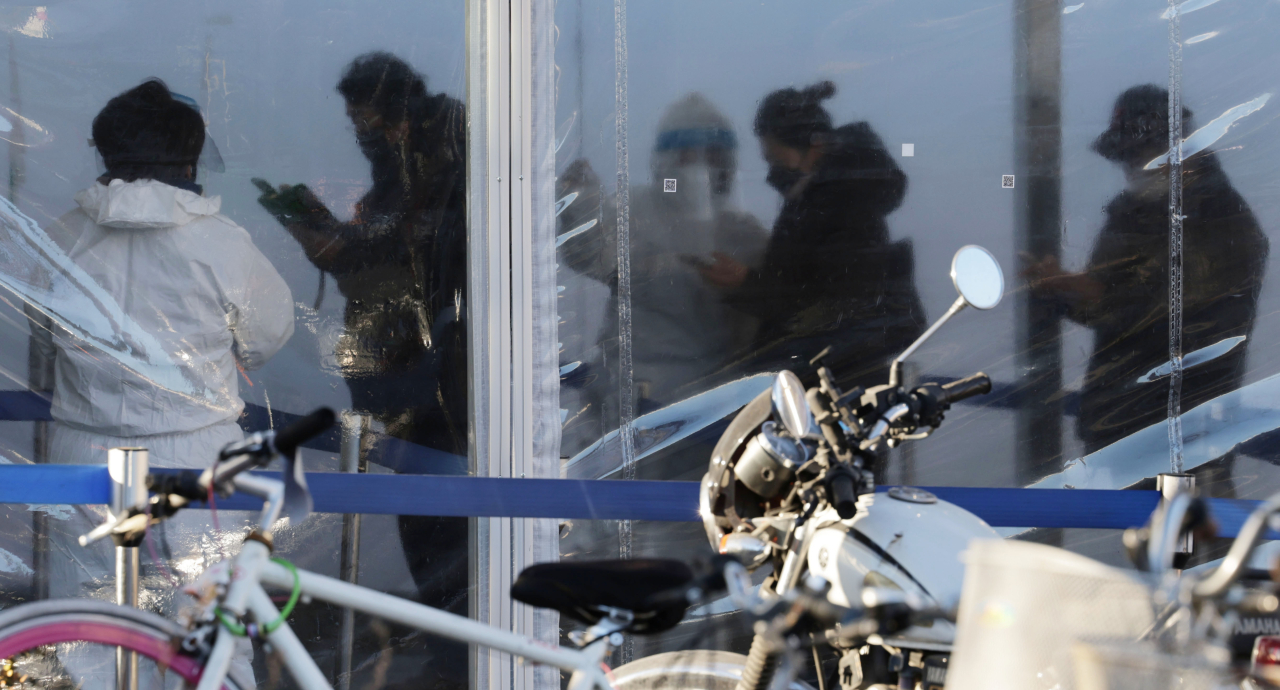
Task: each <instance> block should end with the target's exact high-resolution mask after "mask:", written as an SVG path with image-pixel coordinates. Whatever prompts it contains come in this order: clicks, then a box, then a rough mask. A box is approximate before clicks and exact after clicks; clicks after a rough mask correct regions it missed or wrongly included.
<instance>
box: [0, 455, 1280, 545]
mask: <svg viewBox="0 0 1280 690" xmlns="http://www.w3.org/2000/svg"><path fill="white" fill-rule="evenodd" d="M152 471H153V472H156V473H169V472H177V471H178V470H172V469H154V470H152ZM259 474H262V475H263V476H268V477H277V478H278V477H279V476H280V475H279V474H278V473H275V472H262V473H259ZM307 484H308V486H309V487H310V488H311V493H312V496H313V497H314V498H315V507H316V510H317V511H319V512H324V513H364V514H371V515H436V516H451V517H523V518H553V519H578V520H648V521H656V522H697V521H698V520H699V519H700V518H699V517H698V508H697V506H698V483H697V482H674V481H672V482H664V481H614V480H583V479H507V478H491V477H451V476H438V475H411V474H346V473H336V472H309V473H307ZM887 488H888V487H881V490H886V489H887ZM924 488H926V489H927V490H929V491H931V492H933V493H934V494H936V495H937V496H938V497H939V498H941V499H942V500H944V501H949V502H951V503H954V504H956V505H958V506H960V507H961V508H964V509H965V510H968V511H969V512H971V513H973V514H975V515H977V516H978V517H980V518H982V519H983V520H984V521H985V522H986V523H987V524H989V525H991V526H992V527H1040V528H1093V529H1125V528H1129V527H1138V526H1141V525H1143V524H1145V523H1146V522H1147V520H1148V518H1149V517H1150V516H1151V512H1152V511H1153V510H1155V508H1156V505H1157V504H1158V503H1159V502H1160V494H1159V492H1156V491H1112V490H1100V489H994V488H967V487H942V486H938V487H924ZM109 499H110V477H109V476H108V474H107V468H106V467H104V466H101V465H3V466H0V503H32V504H102V503H107V502H108V501H109ZM1258 504H1259V502H1258V501H1243V500H1233V499H1209V506H1210V510H1211V511H1212V513H1213V516H1214V520H1215V521H1216V522H1217V523H1218V526H1219V535H1220V536H1224V537H1234V536H1235V535H1236V534H1237V533H1239V530H1240V527H1241V526H1242V525H1243V524H1244V521H1245V519H1246V518H1248V516H1249V513H1250V512H1251V511H1252V510H1253V509H1254V508H1256V507H1257V506H1258ZM261 506H262V502H261V501H259V500H257V499H254V498H252V497H249V496H240V495H237V496H233V497H231V498H230V499H227V500H224V501H220V502H219V503H218V507H219V508H220V509H226V510H256V509H258V508H260V507H261ZM197 507H203V506H197ZM1268 538H1271V539H1280V534H1270V535H1268Z"/></svg>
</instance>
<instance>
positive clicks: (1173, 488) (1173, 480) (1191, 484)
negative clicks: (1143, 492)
mask: <svg viewBox="0 0 1280 690" xmlns="http://www.w3.org/2000/svg"><path fill="white" fill-rule="evenodd" d="M1156 491H1159V492H1160V496H1161V497H1162V498H1163V499H1164V501H1165V502H1166V503H1167V502H1169V501H1172V500H1173V498H1174V497H1175V496H1177V495H1178V494H1188V493H1189V494H1195V492H1196V477H1195V475H1192V474H1173V473H1168V474H1157V475H1156ZM1194 539H1195V538H1194V537H1193V536H1192V534H1191V533H1190V532H1188V533H1186V534H1184V535H1182V538H1181V539H1179V540H1178V544H1177V546H1176V547H1174V550H1173V553H1174V556H1173V567H1175V568H1177V569H1178V570H1182V569H1183V568H1184V567H1185V566H1186V564H1187V561H1188V560H1189V559H1190V558H1191V551H1192V550H1193V549H1195V541H1194Z"/></svg>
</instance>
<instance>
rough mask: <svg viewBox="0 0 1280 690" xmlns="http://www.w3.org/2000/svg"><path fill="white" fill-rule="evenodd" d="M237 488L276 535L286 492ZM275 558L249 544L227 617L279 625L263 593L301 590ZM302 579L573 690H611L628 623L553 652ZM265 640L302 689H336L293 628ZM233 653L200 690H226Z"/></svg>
mask: <svg viewBox="0 0 1280 690" xmlns="http://www.w3.org/2000/svg"><path fill="white" fill-rule="evenodd" d="M234 482H235V486H236V489H237V490H239V491H242V492H244V493H247V494H251V495H254V496H258V497H259V498H263V499H264V500H265V501H266V504H265V505H264V506H263V510H262V518H261V521H260V523H259V530H260V531H261V532H262V533H263V534H265V535H269V534H270V527H271V525H273V524H274V523H275V521H276V519H277V518H278V517H279V514H280V507H281V505H282V503H283V498H284V485H283V484H282V483H281V482H278V481H274V480H269V479H264V478H261V477H253V476H247V475H241V476H238V477H236V478H235V480H234ZM270 555H271V553H270V549H269V548H268V547H267V545H266V544H265V543H263V542H261V541H256V540H246V541H245V542H244V545H243V546H242V547H241V550H240V553H239V554H237V555H236V556H235V557H234V558H233V559H232V560H231V563H232V567H231V582H230V584H229V586H228V587H227V592H226V596H225V597H224V599H223V601H222V603H221V606H222V609H223V610H224V611H226V612H227V613H229V614H232V615H235V616H237V617H243V616H244V615H245V614H246V613H250V612H251V613H252V617H253V619H254V620H257V621H273V620H276V619H277V618H278V617H279V616H280V611H279V610H278V609H277V608H276V606H275V604H274V603H272V601H271V597H270V596H268V595H267V593H266V591H265V590H264V589H263V584H264V583H265V584H268V585H271V586H274V587H281V588H285V589H292V588H293V587H294V586H295V580H294V575H293V572H292V571H290V570H289V569H287V568H285V567H283V566H281V565H279V564H276V563H272V562H271V561H270V560H269V559H270ZM215 567H216V566H215ZM297 572H298V580H297V582H298V584H299V585H300V587H301V591H302V594H303V595H304V596H310V597H311V598H313V599H320V600H322V601H327V602H329V603H332V604H336V605H338V606H343V607H347V608H351V609H354V610H356V611H361V612H364V613H367V614H369V615H372V616H377V617H379V618H382V619H385V620H388V621H393V622H395V623H400V624H402V625H407V626H411V627H414V628H417V629H419V630H423V631H425V632H429V633H432V634H434V635H439V636H441V637H447V638H450V639H453V640H457V641H459V642H466V643H468V644H475V645H479V646H482V647H487V648H490V649H495V650H498V651H501V652H506V653H508V654H512V655H515V656H518V657H522V658H524V659H527V660H529V661H532V662H534V663H538V664H546V665H548V666H555V667H557V668H560V669H563V670H567V671H572V672H573V676H572V677H571V679H570V681H569V690H591V688H593V687H595V688H600V690H612V684H611V683H610V682H609V679H608V677H607V675H606V669H605V666H604V664H603V661H604V658H605V655H607V654H608V653H609V648H610V638H611V637H612V636H613V634H614V633H617V632H619V631H620V630H621V629H622V628H624V627H625V626H626V623H627V622H626V621H622V620H619V619H614V618H607V619H605V620H602V621H601V622H600V623H598V624H597V625H596V626H595V627H593V628H592V629H591V630H590V631H588V634H587V639H588V640H589V642H588V643H587V644H586V645H585V646H584V647H583V648H581V649H570V648H567V647H559V646H553V645H549V644H546V643H543V642H540V641H538V640H535V639H533V638H529V637H525V636H523V635H518V634H515V633H512V632H508V631H506V630H501V629H498V628H494V627H491V626H488V625H485V624H483V623H479V622H477V621H474V620H471V619H470V618H466V617H464V616H459V615H456V614H452V613H449V612H447V611H441V610H440V609H435V608H432V607H430V606H424V605H422V604H418V603H415V602H411V601H407V600H405V599H401V598H399V597H395V596H391V595H389V594H384V593H382V592H376V591H373V590H370V589H367V588H365V587H360V586H359V585H354V584H350V583H347V582H343V581H341V580H336V579H334V578H330V577H325V576H323V575H316V574H315V573H309V572H306V571H302V570H299V571H297ZM264 639H265V640H267V641H268V642H269V643H270V644H271V645H272V647H274V648H275V649H276V650H278V652H279V653H280V656H281V658H282V659H283V661H284V663H285V666H286V667H288V669H289V673H290V674H291V675H292V676H293V677H294V679H295V680H296V681H297V682H298V685H300V686H301V687H304V688H324V689H329V688H331V686H330V685H329V681H328V680H327V679H326V678H325V677H324V674H323V673H321V671H320V669H319V668H318V667H317V666H316V664H315V662H314V661H312V659H311V655H310V654H309V653H308V652H307V650H306V648H305V647H303V645H302V642H300V641H299V640H298V637H297V636H296V635H295V634H294V633H293V630H291V629H290V628H289V625H288V622H287V621H286V622H284V623H283V624H281V625H280V626H279V627H278V628H276V629H275V630H273V631H272V632H270V633H267V634H265V635H264ZM234 648H235V637H234V636H233V635H231V634H230V632H229V631H228V630H226V629H225V628H223V629H222V630H220V631H219V634H218V636H217V638H216V639H215V641H214V644H213V649H212V652H211V653H210V655H209V659H208V661H207V662H206V663H205V670H204V674H203V675H202V676H201V678H200V684H199V685H198V686H197V687H196V690H219V689H220V688H221V687H222V683H223V679H224V678H225V677H226V674H227V670H228V668H229V666H230V664H231V658H232V654H233V652H234Z"/></svg>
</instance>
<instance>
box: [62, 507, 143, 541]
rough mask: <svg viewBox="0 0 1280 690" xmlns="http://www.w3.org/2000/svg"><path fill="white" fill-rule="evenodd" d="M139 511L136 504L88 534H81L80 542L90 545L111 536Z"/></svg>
mask: <svg viewBox="0 0 1280 690" xmlns="http://www.w3.org/2000/svg"><path fill="white" fill-rule="evenodd" d="M139 513H140V511H139V510H138V508H137V507H136V506H135V507H133V508H130V509H128V510H126V511H124V512H123V513H121V514H119V515H117V516H116V517H114V518H112V519H110V520H107V521H106V522H104V523H102V524H101V525H98V526H97V527H95V528H93V531H91V532H89V533H88V534H82V535H80V538H79V539H78V540H77V541H79V542H80V545H81V546H88V545H90V544H92V543H94V542H97V541H101V540H102V539H103V538H105V537H109V536H111V534H112V533H113V532H115V531H116V529H117V528H118V527H120V525H123V524H124V523H125V521H126V520H129V519H130V518H133V517H135V516H137V515H138V514H139Z"/></svg>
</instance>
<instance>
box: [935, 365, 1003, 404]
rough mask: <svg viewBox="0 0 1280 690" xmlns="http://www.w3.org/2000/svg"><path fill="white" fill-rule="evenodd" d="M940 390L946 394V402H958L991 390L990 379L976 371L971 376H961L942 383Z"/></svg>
mask: <svg viewBox="0 0 1280 690" xmlns="http://www.w3.org/2000/svg"><path fill="white" fill-rule="evenodd" d="M942 392H943V394H944V395H946V398H947V403H948V404H952V403H958V402H960V401H961V400H964V399H966V398H972V397H973V396H975V395H986V394H987V393H990V392H991V379H990V378H988V377H987V375H986V374H984V373H982V372H978V373H976V374H974V375H973V376H968V377H965V378H962V379H960V380H958V381H952V382H951V383H947V384H943V386H942Z"/></svg>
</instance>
